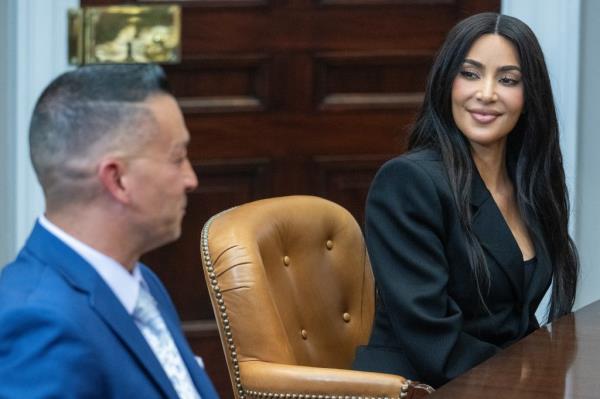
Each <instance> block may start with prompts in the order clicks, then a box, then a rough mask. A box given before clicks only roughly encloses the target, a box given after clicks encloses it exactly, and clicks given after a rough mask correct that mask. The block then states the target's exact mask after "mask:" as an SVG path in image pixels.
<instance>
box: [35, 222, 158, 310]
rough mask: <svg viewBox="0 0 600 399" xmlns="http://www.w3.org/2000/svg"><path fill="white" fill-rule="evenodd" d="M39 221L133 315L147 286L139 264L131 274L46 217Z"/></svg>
mask: <svg viewBox="0 0 600 399" xmlns="http://www.w3.org/2000/svg"><path fill="white" fill-rule="evenodd" d="M38 221H39V223H40V224H41V225H42V227H44V228H45V229H46V230H48V231H49V232H50V233H52V234H53V235H55V236H56V237H57V238H58V239H60V240H61V241H63V242H64V243H65V244H66V245H67V246H69V247H70V248H71V249H72V250H73V251H75V252H77V254H79V255H80V256H81V257H82V258H83V259H85V260H86V261H87V262H88V263H89V264H90V265H91V266H92V267H93V268H94V269H95V270H96V272H98V274H99V275H100V277H101V278H102V280H104V282H105V283H106V284H107V285H108V287H109V288H110V289H111V291H112V292H113V293H114V294H115V296H116V297H117V298H118V299H119V301H120V302H121V304H123V306H124V307H125V310H127V313H129V314H130V315H131V314H132V313H133V309H134V308H135V303H136V301H137V298H138V294H139V290H140V284H144V285H146V282H145V281H144V278H143V277H142V273H141V272H140V268H139V265H138V264H136V265H135V267H134V268H133V270H132V272H131V273H129V272H128V271H127V269H126V268H125V267H124V266H123V265H121V264H120V263H119V262H117V261H116V260H114V259H113V258H111V257H109V256H106V255H104V254H103V253H101V252H98V251H97V250H95V249H94V248H92V247H90V246H89V245H87V244H84V243H83V242H81V241H79V240H78V239H76V238H75V237H73V236H71V235H70V234H68V233H66V232H65V231H63V230H62V229H61V228H60V227H58V226H56V225H55V224H54V223H52V222H51V221H49V220H48V219H47V218H46V217H45V216H44V215H42V216H40V217H39V219H38ZM146 287H147V285H146Z"/></svg>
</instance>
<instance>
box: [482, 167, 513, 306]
mask: <svg viewBox="0 0 600 399" xmlns="http://www.w3.org/2000/svg"><path fill="white" fill-rule="evenodd" d="M471 205H472V206H473V209H474V213H473V232H474V233H475V235H476V236H477V238H478V239H479V242H480V243H481V246H482V247H483V249H484V251H486V252H487V253H488V254H489V255H490V256H491V257H492V258H494V260H495V261H496V262H497V263H498V265H499V266H500V268H501V269H502V270H503V271H504V273H505V274H506V276H507V277H508V280H509V281H510V285H511V286H512V288H513V291H514V293H515V296H516V298H517V300H518V301H519V302H520V303H522V302H523V299H524V298H523V288H524V287H523V279H524V275H523V273H524V270H523V255H522V253H521V250H520V249H519V247H518V245H517V242H516V241H515V239H514V237H513V235H512V232H511V231H510V228H509V227H508V225H507V224H506V221H505V220H504V217H503V216H502V213H500V209H498V206H497V205H496V203H495V202H494V199H493V198H492V195H491V194H490V192H489V191H488V190H487V188H486V187H485V185H484V183H483V181H482V180H481V177H480V176H479V174H478V173H477V172H476V171H475V176H474V177H473V181H472V189H471ZM488 266H489V265H488Z"/></svg>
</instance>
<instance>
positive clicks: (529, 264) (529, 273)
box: [523, 256, 537, 289]
mask: <svg viewBox="0 0 600 399" xmlns="http://www.w3.org/2000/svg"><path fill="white" fill-rule="evenodd" d="M536 264H537V258H536V257H535V256H534V257H533V258H531V259H529V260H524V261H523V268H524V269H525V279H524V282H525V285H524V289H527V287H529V283H530V282H531V278H532V277H533V271H534V270H535V265H536Z"/></svg>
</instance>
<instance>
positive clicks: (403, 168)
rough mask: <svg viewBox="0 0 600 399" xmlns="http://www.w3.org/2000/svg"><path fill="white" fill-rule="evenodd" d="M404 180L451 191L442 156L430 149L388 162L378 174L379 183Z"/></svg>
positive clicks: (410, 153) (404, 155) (403, 155)
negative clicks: (430, 183)
mask: <svg viewBox="0 0 600 399" xmlns="http://www.w3.org/2000/svg"><path fill="white" fill-rule="evenodd" d="M388 179H393V180H399V179H402V180H403V181H404V182H405V183H408V184H418V185H421V184H425V183H427V181H431V182H432V183H433V185H434V186H436V187H438V188H443V190H444V191H446V190H449V182H448V177H447V173H446V170H445V168H444V164H443V163H442V160H441V157H440V155H439V154H438V153H437V152H436V151H434V150H430V149H425V150H419V151H413V152H408V153H405V154H402V155H400V156H397V157H395V158H392V159H390V160H389V161H387V162H386V163H385V164H384V165H383V166H382V167H381V168H380V169H379V171H378V172H377V175H376V177H375V180H376V182H377V181H384V182H387V180H388Z"/></svg>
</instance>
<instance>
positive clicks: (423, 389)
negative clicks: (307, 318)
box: [240, 360, 433, 399]
mask: <svg viewBox="0 0 600 399" xmlns="http://www.w3.org/2000/svg"><path fill="white" fill-rule="evenodd" d="M240 374H241V380H242V385H243V387H244V391H245V396H246V398H249V399H255V398H256V399H259V398H273V399H276V398H287V399H325V398H329V399H336V397H337V398H340V399H343V398H346V397H348V398H352V397H354V398H361V397H362V398H367V397H368V398H389V399H392V398H402V399H405V398H406V399H411V398H420V397H423V396H426V395H428V394H429V393H431V392H433V388H431V387H430V386H428V385H425V384H418V383H414V382H412V381H410V380H407V379H406V378H404V377H400V376H398V375H393V374H383V373H371V372H365V371H355V370H343V369H331V368H320V367H306V366H294V365H288V364H277V363H267V362H262V361H258V360H251V361H244V362H240ZM288 395H289V396H288Z"/></svg>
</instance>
